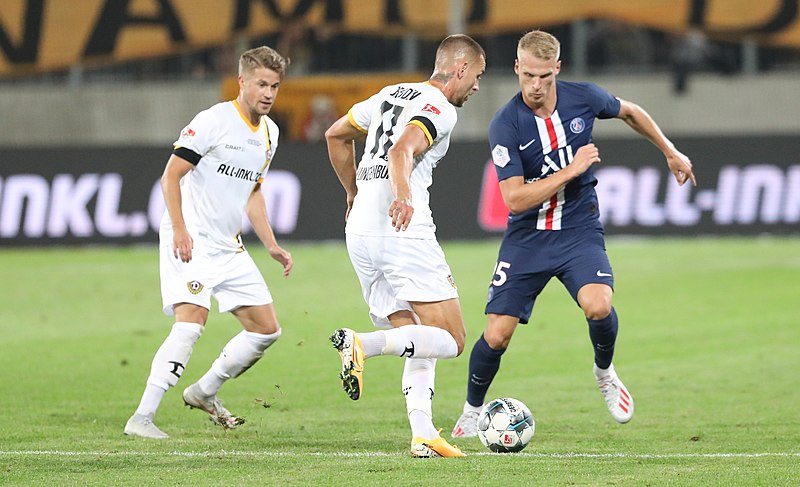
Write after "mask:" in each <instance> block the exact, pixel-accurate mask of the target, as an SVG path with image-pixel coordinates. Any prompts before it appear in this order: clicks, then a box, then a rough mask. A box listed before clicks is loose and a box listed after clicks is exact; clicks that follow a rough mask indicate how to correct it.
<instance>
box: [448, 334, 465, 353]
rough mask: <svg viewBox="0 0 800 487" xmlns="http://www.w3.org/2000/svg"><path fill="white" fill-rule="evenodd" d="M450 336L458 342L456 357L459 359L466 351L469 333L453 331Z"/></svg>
mask: <svg viewBox="0 0 800 487" xmlns="http://www.w3.org/2000/svg"><path fill="white" fill-rule="evenodd" d="M450 335H452V337H453V340H455V341H456V347H458V352H457V353H456V357H458V356H459V355H461V353H462V352H463V351H464V344H465V342H466V340H467V332H466V331H459V332H453V331H451V332H450Z"/></svg>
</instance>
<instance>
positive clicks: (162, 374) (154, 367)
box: [136, 321, 203, 416]
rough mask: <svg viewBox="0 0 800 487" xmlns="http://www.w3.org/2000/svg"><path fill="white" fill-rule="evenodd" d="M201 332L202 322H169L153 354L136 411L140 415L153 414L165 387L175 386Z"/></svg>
mask: <svg viewBox="0 0 800 487" xmlns="http://www.w3.org/2000/svg"><path fill="white" fill-rule="evenodd" d="M202 333H203V326H202V325H200V324H198V323H189V322H184V321H179V322H176V323H175V324H174V325H172V330H171V331H170V332H169V335H167V338H165V339H164V342H163V343H162V344H161V346H160V347H159V348H158V350H157V351H156V353H155V355H154V356H153V362H152V363H151V365H150V376H149V377H148V378H147V386H146V387H145V390H144V393H143V394H142V400H141V401H140V403H139V407H138V408H137V409H136V412H137V413H139V414H142V415H145V416H146V415H149V414H155V412H156V409H158V405H159V404H160V403H161V399H162V398H163V397H164V393H166V392H167V389H169V388H170V387H173V386H175V384H177V383H178V379H180V377H181V374H183V370H184V369H185V368H186V364H188V363H189V359H190V358H191V356H192V349H193V347H194V344H195V342H197V339H198V338H200V335H201V334H202Z"/></svg>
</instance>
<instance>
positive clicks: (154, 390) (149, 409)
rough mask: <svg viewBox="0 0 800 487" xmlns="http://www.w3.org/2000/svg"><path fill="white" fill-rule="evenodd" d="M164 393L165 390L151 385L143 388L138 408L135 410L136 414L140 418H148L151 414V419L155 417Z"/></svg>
mask: <svg viewBox="0 0 800 487" xmlns="http://www.w3.org/2000/svg"><path fill="white" fill-rule="evenodd" d="M166 393H167V390H166V389H162V388H160V387H158V386H154V385H153V384H147V385H146V386H145V387H144V393H143V394H142V400H141V401H139V407H138V408H136V414H141V415H142V416H150V415H151V414H152V416H150V418H151V419H152V418H153V416H155V415H156V410H157V409H158V405H159V404H161V399H163V398H164V394H166Z"/></svg>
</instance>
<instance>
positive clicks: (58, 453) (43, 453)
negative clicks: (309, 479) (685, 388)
mask: <svg viewBox="0 0 800 487" xmlns="http://www.w3.org/2000/svg"><path fill="white" fill-rule="evenodd" d="M468 455H469V456H495V455H502V454H498V453H491V452H479V453H469V454H468ZM0 456H7V457H12V456H14V457H26V456H39V457H185V458H193V457H201V458H213V457H255V458H258V457H263V458H269V457H333V458H369V457H399V456H408V453H405V452H402V453H401V452H397V453H386V452H368V451H361V452H343V451H339V452H279V451H258V452H253V451H236V450H233V451H225V450H221V451H206V452H193V451H171V452H155V451H63V450H11V451H0ZM514 456H522V457H529V458H555V459H563V458H612V459H613V458H622V459H682V458H688V459H691V458H758V457H800V452H763V453H574V452H569V453H533V452H519V453H516V454H514Z"/></svg>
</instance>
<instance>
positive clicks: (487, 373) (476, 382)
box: [467, 335, 506, 407]
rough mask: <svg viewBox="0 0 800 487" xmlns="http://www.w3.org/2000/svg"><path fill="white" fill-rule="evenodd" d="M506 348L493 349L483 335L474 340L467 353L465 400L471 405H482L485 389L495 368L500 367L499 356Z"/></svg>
mask: <svg viewBox="0 0 800 487" xmlns="http://www.w3.org/2000/svg"><path fill="white" fill-rule="evenodd" d="M505 351H506V349H505V348H502V349H500V350H495V349H493V348H492V347H490V346H489V344H488V343H486V340H484V338H483V335H481V337H480V338H478V341H477V342H475V346H474V347H472V353H470V355H469V379H468V380H467V402H468V403H469V404H470V405H472V406H476V407H477V406H481V405H483V402H484V400H485V399H486V391H488V390H489V386H490V385H492V380H494V376H495V374H497V370H498V369H499V368H500V357H502V356H503V352H505Z"/></svg>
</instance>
